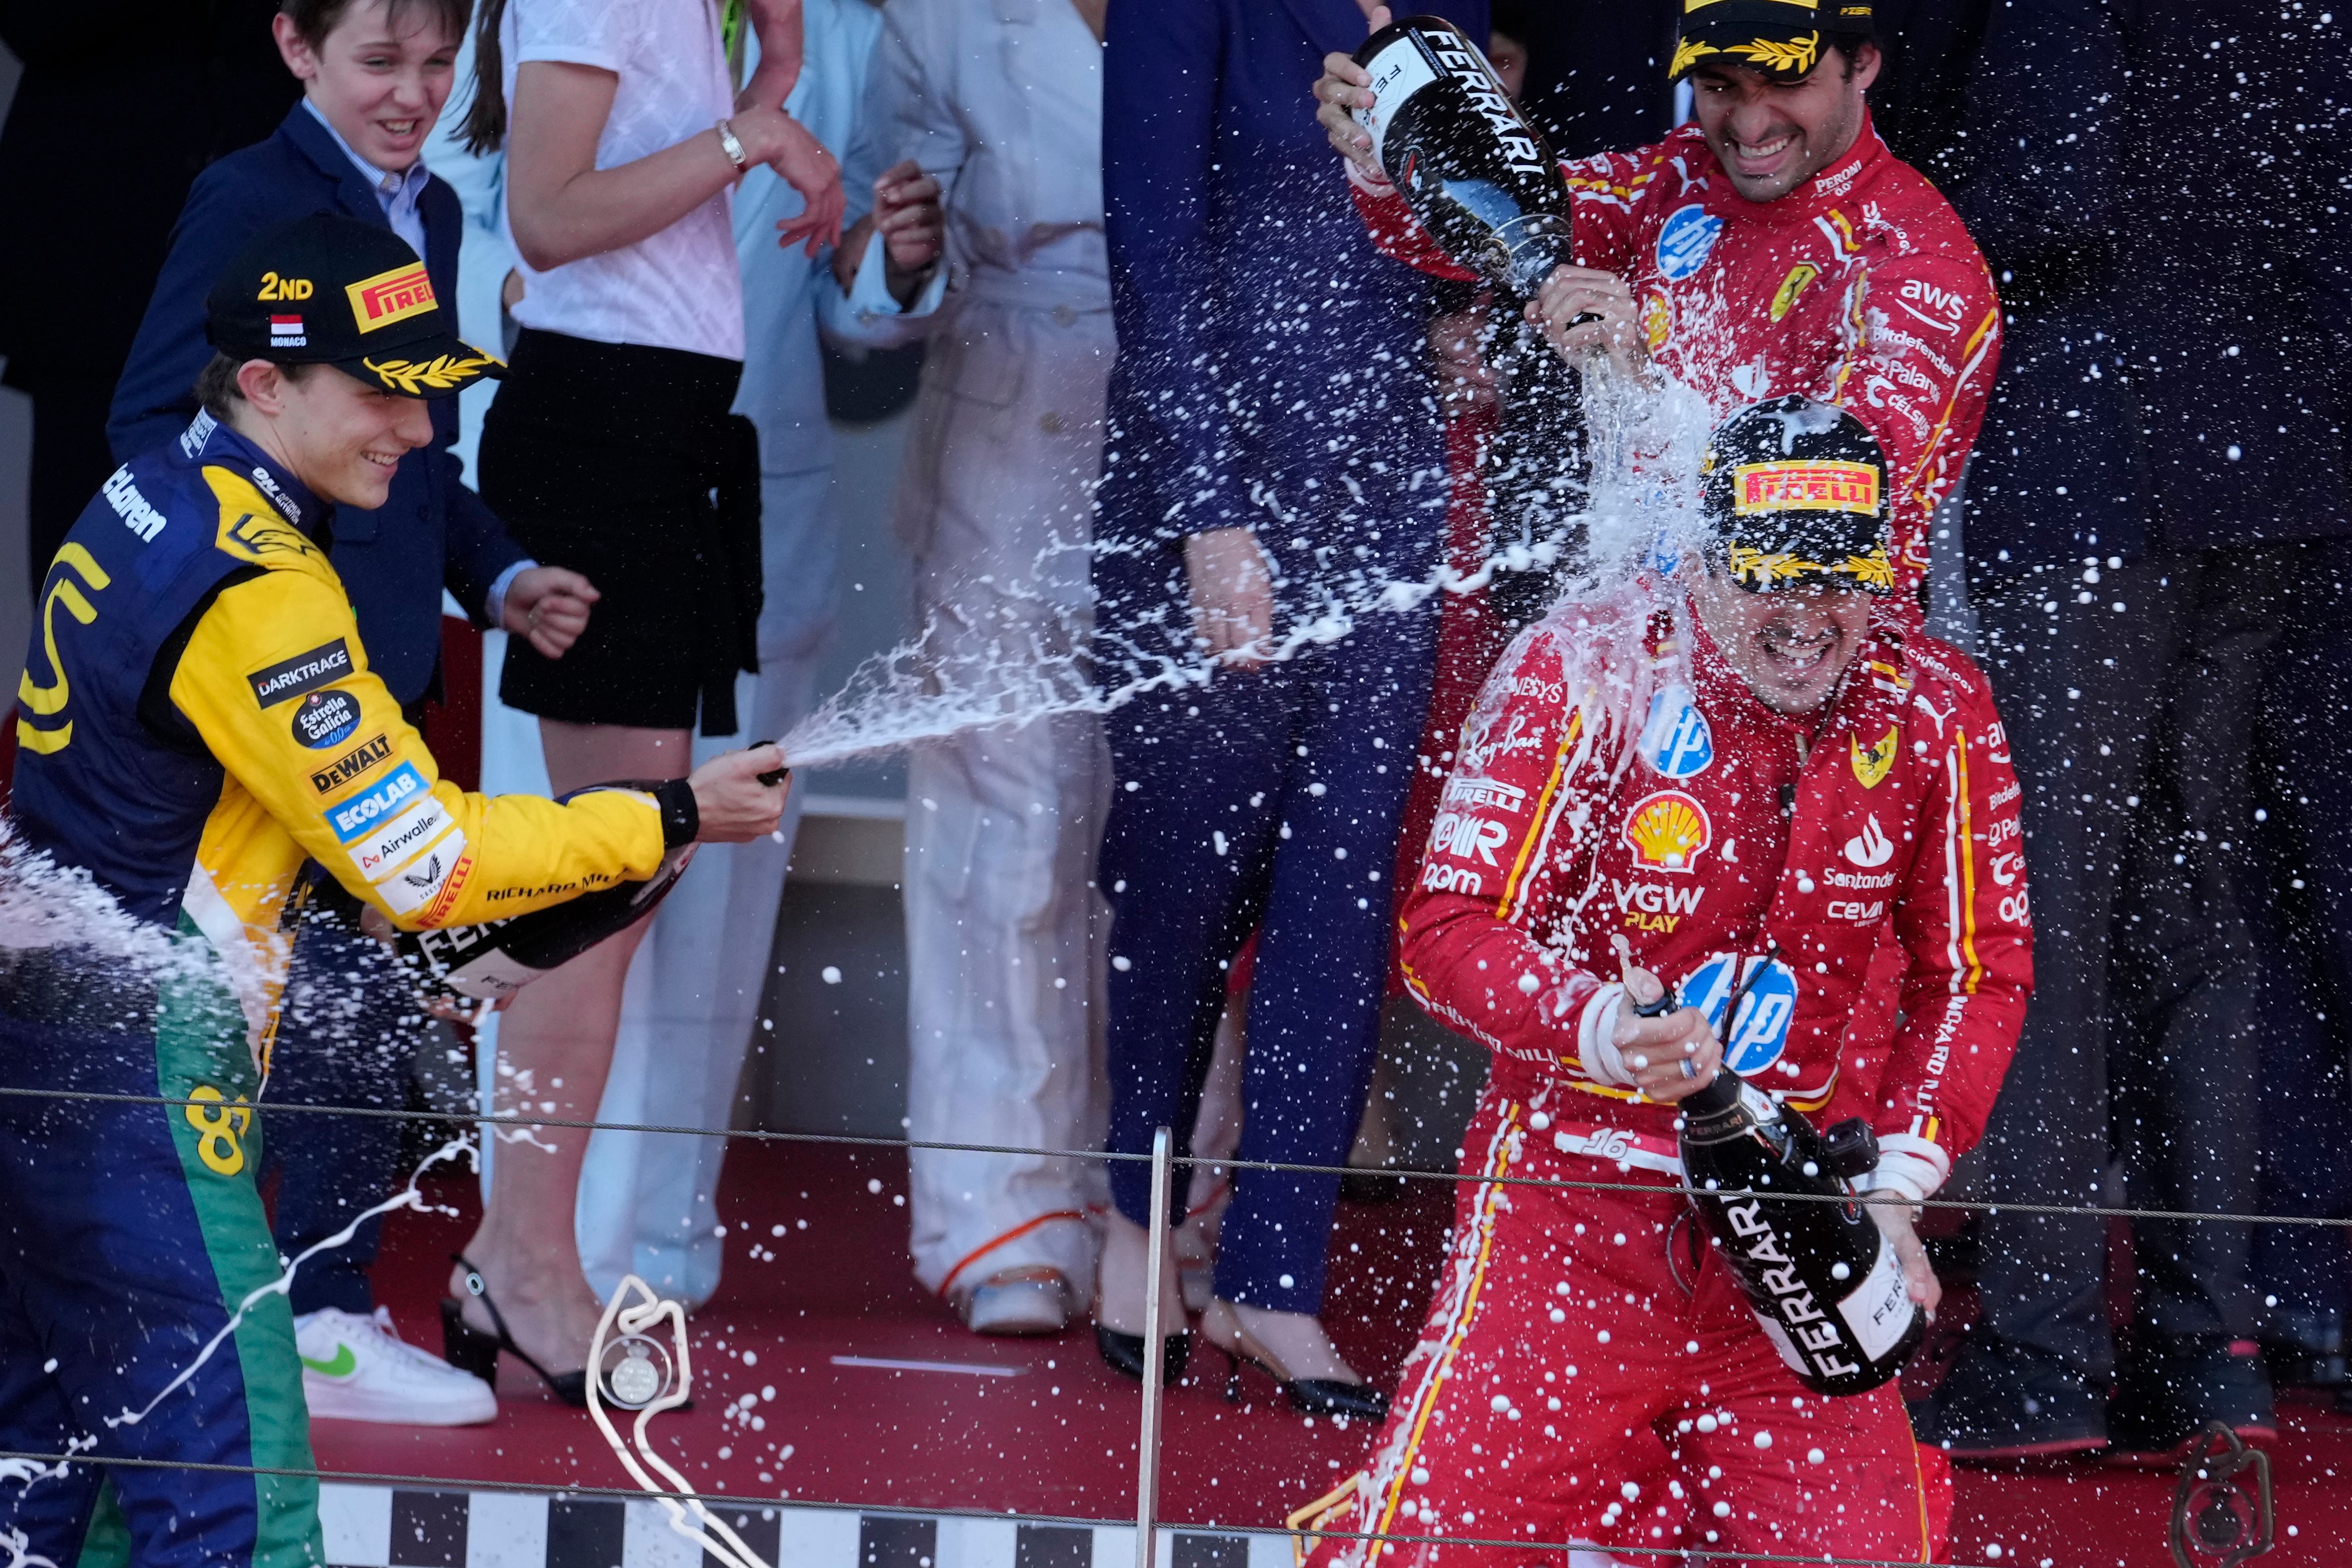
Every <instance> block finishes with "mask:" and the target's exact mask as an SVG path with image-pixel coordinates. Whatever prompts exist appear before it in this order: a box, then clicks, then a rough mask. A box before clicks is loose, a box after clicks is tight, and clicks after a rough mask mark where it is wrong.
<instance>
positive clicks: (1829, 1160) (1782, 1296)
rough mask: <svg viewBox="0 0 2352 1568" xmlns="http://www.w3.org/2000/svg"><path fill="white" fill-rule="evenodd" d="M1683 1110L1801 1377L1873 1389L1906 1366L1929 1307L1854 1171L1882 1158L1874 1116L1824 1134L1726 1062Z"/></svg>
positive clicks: (1686, 1146) (1699, 1166)
mask: <svg viewBox="0 0 2352 1568" xmlns="http://www.w3.org/2000/svg"><path fill="white" fill-rule="evenodd" d="M1681 1110H1682V1113H1683V1123H1682V1157H1683V1169H1684V1171H1685V1172H1686V1173H1688V1175H1689V1179H1690V1184H1691V1186H1692V1187H1693V1188H1695V1189H1696V1194H1695V1201H1696V1204H1697V1205H1698V1211H1699V1214H1700V1215H1701V1217H1703V1218H1704V1219H1705V1220H1706V1226H1707V1228H1708V1229H1709V1230H1710V1231H1712V1232H1713V1233H1714V1236H1715V1241H1716V1245H1717V1246H1718V1247H1721V1248H1722V1250H1723V1256H1724V1260H1725V1261H1726V1262H1727V1263H1728V1264H1729V1265H1730V1266H1731V1272H1732V1274H1733V1276H1734V1277H1735V1278H1736V1279H1738V1281H1739V1288H1740V1289H1741V1290H1743V1291H1745V1292H1746V1293H1747V1296H1748V1306H1749V1307H1750V1308H1752V1309H1753V1310H1755V1313H1756V1317H1757V1321H1759V1322H1760V1323H1762V1324H1763V1325H1764V1332H1765V1333H1766V1334H1767V1335H1768V1336H1769V1337H1770V1339H1771V1341H1772V1342H1773V1344H1774V1345H1776V1346H1777V1347H1779V1349H1780V1358H1781V1359H1782V1360H1783V1361H1785V1362H1787V1363H1789V1366H1790V1370H1792V1371H1793V1372H1795V1373H1796V1374H1797V1379H1798V1381H1799V1382H1801V1383H1802V1384H1804V1385H1805V1386H1806V1387H1807V1388H1809V1389H1811V1390H1812V1391H1813V1392H1814V1393H1816V1394H1866V1393H1868V1392H1869V1391H1870V1390H1872V1389H1874V1388H1876V1387H1877V1386H1879V1385H1880V1384H1883V1383H1885V1382H1886V1381H1887V1380H1888V1379H1890V1378H1892V1377H1894V1376H1895V1373H1899V1372H1901V1371H1902V1370H1903V1363H1904V1362H1905V1361H1906V1360H1908V1359H1909V1357H1910V1354H1911V1352H1912V1351H1913V1350H1915V1349H1916V1348H1917V1346H1918V1343H1919V1340H1920V1336H1921V1335H1922V1334H1924V1333H1925V1332H1926V1331H1927V1318H1926V1315H1925V1314H1924V1313H1922V1312H1921V1311H1920V1310H1919V1305H1918V1303H1917V1302H1916V1301H1914V1300H1911V1297H1910V1294H1909V1292H1908V1291H1907V1290H1906V1288H1905V1286H1904V1282H1903V1266H1902V1263H1901V1261H1900V1260H1899V1259H1897V1258H1896V1257H1895V1244H1894V1243H1893V1242H1891V1241H1889V1240H1888V1239H1887V1238H1886V1237H1885V1233H1883V1232H1882V1231H1880V1229H1879V1228H1878V1226H1877V1225H1876V1224H1875V1223H1874V1222H1873V1221H1872V1219H1871V1217H1870V1215H1868V1214H1867V1213H1865V1212H1864V1209H1863V1206H1862V1205H1860V1204H1858V1203H1856V1202H1855V1201H1854V1194H1853V1184H1852V1182H1851V1179H1850V1178H1852V1177H1854V1176H1858V1175H1860V1174H1862V1173H1864V1171H1867V1170H1869V1169H1870V1168H1871V1167H1872V1166H1873V1165H1874V1164H1876V1163H1878V1143H1877V1140H1876V1139H1875V1138H1874V1137H1872V1135H1871V1132H1870V1127H1869V1124H1868V1123H1867V1122H1864V1121H1861V1120H1860V1119H1859V1118H1857V1119H1855V1120H1853V1121H1843V1122H1840V1123H1839V1124H1838V1125H1837V1126H1836V1127H1833V1128H1832V1129H1831V1130H1830V1135H1829V1136H1828V1137H1827V1138H1824V1137H1822V1134H1821V1133H1820V1132H1818V1131H1815V1130H1814V1127H1813V1124H1812V1123H1811V1122H1810V1121H1806V1120H1805V1118H1804V1117H1803V1116H1801V1115H1800V1114H1799V1113H1798V1112H1797V1111H1795V1110H1790V1109H1789V1108H1788V1107H1786V1106H1783V1105H1776V1104H1774V1103H1773V1102H1772V1100H1769V1098H1767V1097H1766V1096H1765V1095H1764V1094H1762V1093H1761V1092H1760V1091H1759V1090H1758V1089H1754V1088H1753V1087H1751V1086H1750V1085H1748V1083H1747V1082H1745V1081H1744V1080H1742V1079H1740V1077H1739V1076H1738V1074H1737V1073H1734V1072H1731V1071H1729V1070H1728V1069H1727V1070H1725V1071H1723V1072H1721V1073H1719V1074H1717V1077H1716V1079H1715V1081H1714V1082H1713V1083H1710V1084H1708V1085H1707V1086H1706V1088H1705V1089H1701V1090H1699V1091H1698V1092H1697V1093H1696V1094H1694V1095H1692V1096H1691V1097H1690V1098H1689V1099H1687V1100H1684V1101H1683V1102H1682V1105H1681ZM1781 1194H1787V1195H1788V1196H1790V1197H1797V1198H1800V1199H1801V1201H1799V1202H1795V1203H1790V1202H1784V1201H1782V1200H1781ZM1825 1198H1826V1199H1839V1198H1842V1199H1843V1200H1844V1201H1843V1202H1823V1201H1819V1200H1822V1199H1825Z"/></svg>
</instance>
